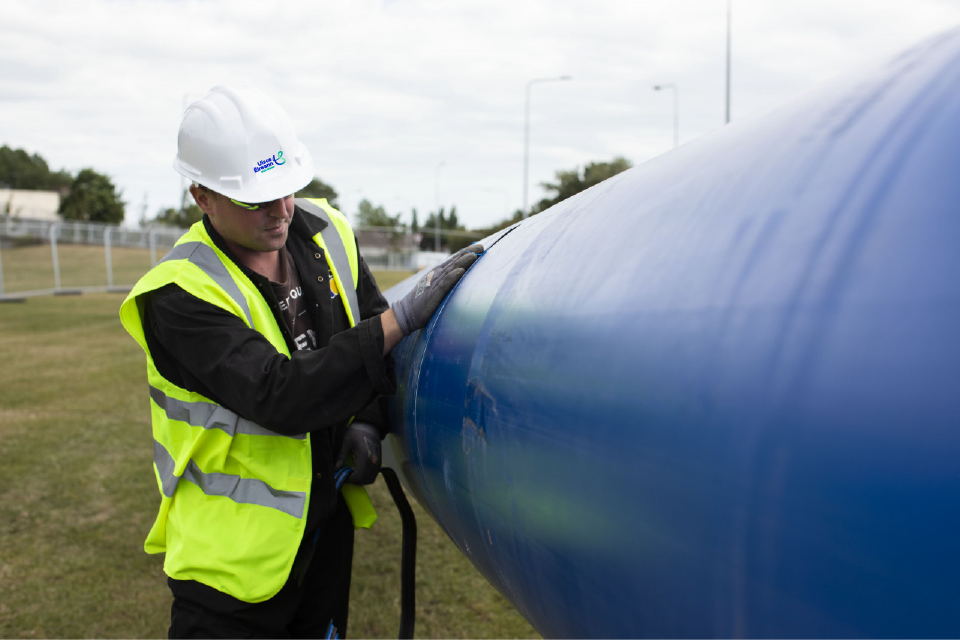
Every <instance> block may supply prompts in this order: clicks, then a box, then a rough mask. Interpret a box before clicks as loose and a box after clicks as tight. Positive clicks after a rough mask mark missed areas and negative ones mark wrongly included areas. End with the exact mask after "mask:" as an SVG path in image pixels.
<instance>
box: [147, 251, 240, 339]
mask: <svg viewBox="0 0 960 640" xmlns="http://www.w3.org/2000/svg"><path fill="white" fill-rule="evenodd" d="M167 260H187V261H189V262H192V263H193V264H195V265H197V266H198V267H200V270H201V271H203V272H204V273H205V274H207V275H208V276H210V279H212V280H213V281H214V282H216V283H217V284H218V285H220V288H221V289H223V290H224V291H226V292H227V295H229V296H230V297H231V298H233V301H234V302H236V303H237V305H238V306H239V307H240V308H241V309H243V314H244V315H245V316H246V317H247V323H248V325H249V326H251V327H252V326H253V316H252V315H251V314H250V307H248V306H247V299H246V298H244V297H243V293H242V292H241V291H240V287H238V286H237V283H236V282H234V280H233V278H232V277H231V276H230V274H229V273H228V272H227V268H226V267H225V266H224V265H223V262H221V260H220V257H219V256H217V253H216V252H215V251H214V250H213V249H211V248H210V247H208V246H207V245H205V244H203V243H202V242H184V243H182V244H178V245H175V246H174V247H173V249H171V250H170V252H169V253H168V254H167V255H165V256H164V257H163V260H161V261H160V262H166V261H167ZM157 264H159V263H157Z"/></svg>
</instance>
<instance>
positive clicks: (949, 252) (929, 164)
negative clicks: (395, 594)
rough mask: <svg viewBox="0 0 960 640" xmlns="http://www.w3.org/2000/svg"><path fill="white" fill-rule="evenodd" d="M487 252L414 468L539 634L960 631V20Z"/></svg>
mask: <svg viewBox="0 0 960 640" xmlns="http://www.w3.org/2000/svg"><path fill="white" fill-rule="evenodd" d="M485 246H487V247H488V250H487V251H486V253H485V254H484V255H483V256H482V257H481V258H480V259H479V260H478V261H477V262H476V264H475V265H474V266H473V267H472V268H471V269H470V271H468V273H467V274H466V275H465V276H464V278H463V280H461V282H460V283H459V284H458V286H457V288H456V289H455V290H454V291H453V292H452V293H451V295H450V296H449V297H448V299H447V300H446V301H445V302H444V304H443V305H442V307H441V309H440V310H439V312H438V313H437V314H436V316H435V317H434V319H433V321H432V322H431V323H430V325H429V326H428V327H426V328H425V329H424V330H423V331H420V332H417V333H415V334H414V335H412V336H409V337H408V338H406V339H405V340H404V341H403V342H402V343H401V344H400V345H399V346H398V347H397V349H396V350H395V351H394V355H395V358H396V361H397V372H398V383H399V393H398V394H397V396H395V397H394V398H393V399H392V400H391V402H390V412H391V416H392V420H393V423H394V434H393V435H392V436H390V438H388V442H387V445H388V446H387V447H386V448H387V452H386V453H387V456H388V457H390V458H392V459H391V460H388V462H387V464H388V465H389V466H392V467H393V468H394V469H396V470H397V471H398V472H399V474H400V475H401V477H402V479H403V481H404V484H405V485H406V487H407V488H408V490H410V491H411V492H412V493H413V495H414V496H415V497H416V499H417V500H418V502H419V503H420V504H421V505H423V506H424V507H425V508H426V509H427V510H428V511H429V512H430V513H431V514H432V516H433V517H434V518H435V519H436V521H437V522H438V523H439V524H440V526H441V527H443V529H444V530H445V532H446V533H447V534H448V535H449V536H450V538H451V539H452V540H453V542H454V543H455V544H456V545H457V546H458V547H459V549H460V550H461V551H462V552H463V553H464V554H465V555H466V556H467V557H468V558H469V559H470V560H471V562H472V563H473V564H474V566H475V567H476V568H477V569H478V570H479V571H480V572H481V573H482V574H483V575H484V576H485V577H486V578H487V579H488V580H489V581H490V582H491V583H492V584H493V585H494V586H495V587H496V588H497V589H498V590H499V591H500V592H501V593H503V594H504V596H505V597H507V598H508V599H509V600H510V601H511V602H512V603H513V604H514V605H515V606H516V608H517V609H518V611H519V612H520V613H521V614H522V615H523V616H524V617H525V618H526V619H527V620H529V621H530V623H531V624H532V625H533V626H534V627H535V628H536V629H537V631H538V632H540V633H541V634H543V635H544V636H548V637H797V636H803V637H836V636H843V637H859V636H872V637H932V636H936V637H958V636H960V31H952V32H949V33H947V34H944V35H942V36H939V37H937V38H934V39H932V40H929V41H926V42H924V43H922V44H920V45H918V46H916V47H914V48H913V49H911V50H909V51H906V52H904V53H903V54H901V55H899V56H897V57H896V58H894V59H892V60H891V61H889V62H888V63H886V64H885V65H883V66H881V67H880V68H878V69H874V70H869V71H866V72H863V73H861V74H859V75H858V76H856V77H854V78H853V79H850V78H846V79H843V80H841V81H838V82H835V83H833V84H831V85H828V86H827V87H825V88H823V90H821V91H819V92H816V93H813V94H811V95H809V96H807V97H805V98H802V99H800V100H799V101H797V102H794V103H792V104H790V105H788V106H785V107H782V108H779V109H777V110H774V111H771V112H767V113H766V114H764V115H762V116H760V117H756V118H753V119H745V120H743V121H740V122H735V123H733V124H731V125H729V126H726V127H724V128H723V129H721V130H719V131H717V132H716V133H714V134H711V135H708V136H704V137H702V138H700V139H698V140H697V141H694V142H693V143H690V144H687V145H684V146H682V147H680V148H679V149H678V150H676V151H674V152H671V153H668V154H665V155H663V156H660V157H658V158H656V159H654V160H652V161H650V162H647V163H645V164H643V165H641V166H639V167H636V168H634V169H631V170H629V171H627V172H624V173H622V174H620V175H618V176H616V177H614V178H611V179H610V180H607V181H605V182H603V183H602V184H600V185H598V186H596V187H594V188H592V189H589V190H587V191H585V192H583V193H580V194H578V195H577V196H574V197H573V198H570V199H568V200H565V201H564V202H561V203H560V204H558V205H556V206H555V207H553V208H551V209H550V210H548V211H546V212H544V213H542V214H539V215H537V216H534V217H532V218H530V219H528V220H526V221H524V222H522V223H520V224H518V225H517V226H515V227H513V228H511V229H509V230H507V231H506V232H503V233H500V234H497V235H496V236H494V237H491V238H488V239H487V240H486V241H485ZM409 286H410V282H409V281H408V282H407V283H404V284H401V285H398V286H397V287H395V288H394V289H391V291H389V292H388V298H391V299H395V298H396V297H398V296H399V295H401V294H402V293H405V292H406V291H407V290H408V289H409Z"/></svg>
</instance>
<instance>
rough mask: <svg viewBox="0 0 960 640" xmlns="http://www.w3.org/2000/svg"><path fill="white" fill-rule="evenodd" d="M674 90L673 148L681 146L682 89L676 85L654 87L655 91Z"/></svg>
mask: <svg viewBox="0 0 960 640" xmlns="http://www.w3.org/2000/svg"><path fill="white" fill-rule="evenodd" d="M662 89H673V148H674V149H676V148H677V147H678V146H679V145H680V89H678V88H677V85H675V84H658V85H654V87H653V90H654V91H661V90H662Z"/></svg>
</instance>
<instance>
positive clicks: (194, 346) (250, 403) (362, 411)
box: [138, 207, 396, 532]
mask: <svg viewBox="0 0 960 640" xmlns="http://www.w3.org/2000/svg"><path fill="white" fill-rule="evenodd" d="M203 224H204V227H205V228H206V231H207V233H208V234H209V235H210V237H211V238H212V239H213V241H214V243H216V245H217V247H218V248H219V249H220V250H221V251H223V252H224V254H226V255H227V256H228V257H229V258H230V259H231V260H233V262H234V263H235V264H236V265H237V266H238V267H239V268H240V269H241V270H242V271H243V272H244V273H245V274H246V275H247V276H248V277H249V278H250V280H251V281H252V282H253V283H254V284H255V285H256V287H257V289H258V290H259V291H260V294H261V295H262V296H263V297H264V299H265V300H266V301H267V303H268V304H269V306H270V308H271V309H272V310H273V313H274V316H275V318H276V320H277V323H278V325H279V326H280V327H281V329H282V330H283V334H284V338H285V340H286V343H287V347H288V348H289V350H290V353H291V354H292V356H291V357H290V358H289V359H288V358H287V357H286V356H285V355H283V354H281V353H279V352H278V351H277V350H276V349H275V348H274V347H273V345H272V344H270V342H269V341H268V340H267V339H266V338H265V337H264V336H263V335H262V334H260V333H259V332H257V331H255V330H253V329H250V328H249V327H247V326H246V324H244V322H243V320H241V319H240V318H238V317H237V316H235V315H233V314H232V313H230V312H227V311H224V310H223V309H221V308H219V307H217V306H216V305H213V304H211V303H208V302H205V301H203V300H200V299H199V298H196V297H195V296H193V295H191V294H189V293H187V292H186V291H184V290H183V289H181V288H180V287H178V286H177V285H174V284H171V285H167V286H165V287H163V288H161V289H158V290H157V291H154V292H152V293H150V294H146V295H144V296H141V297H140V299H138V306H139V308H140V313H141V317H142V318H143V320H144V321H143V326H144V333H145V335H146V340H147V344H148V346H149V347H150V354H151V356H152V357H153V359H154V362H155V363H156V365H157V370H158V371H159V372H160V374H161V375H163V376H164V377H165V378H166V379H167V380H169V381H170V382H172V383H174V384H176V385H178V386H180V387H183V388H184V389H187V390H190V391H195V392H197V393H200V394H202V395H204V396H206V397H207V398H210V399H211V400H213V401H214V402H217V403H219V404H221V405H223V406H225V407H227V408H228V409H230V410H231V411H234V412H235V413H237V414H239V415H241V416H243V417H244V418H247V419H249V420H252V421H253V422H255V423H257V424H259V425H261V426H263V427H265V428H267V429H270V430H272V431H276V432H277V433H281V434H285V435H293V434H301V433H307V432H309V433H311V445H312V455H313V469H314V480H313V489H312V495H311V500H310V507H309V511H308V523H307V531H308V532H309V531H312V530H313V529H314V528H316V526H317V525H318V524H320V523H321V521H322V519H323V518H324V517H325V516H326V514H327V513H329V511H330V509H332V508H333V505H334V504H335V503H336V489H335V487H334V485H333V470H334V469H333V464H334V461H335V459H336V456H337V453H338V452H339V449H340V445H341V443H342V439H343V432H344V430H345V428H346V424H347V421H348V420H349V418H350V417H351V416H354V415H356V416H357V419H358V420H364V421H366V422H370V423H373V424H374V425H376V426H377V428H378V429H380V432H381V437H382V436H385V435H386V433H387V431H388V426H387V425H386V424H385V422H384V418H383V417H382V416H383V412H382V411H381V410H380V408H379V402H378V396H379V395H380V394H391V393H394V392H395V391H396V379H395V375H394V371H393V361H392V359H391V358H390V356H386V357H384V356H383V355H382V353H383V328H382V326H381V324H380V318H379V315H380V313H382V312H383V311H385V310H386V309H387V308H388V307H389V305H388V304H387V302H386V300H385V299H384V298H383V295H382V294H381V293H380V290H379V289H378V288H377V285H376V282H375V281H374V279H373V276H372V275H371V273H370V270H369V268H368V267H367V265H366V263H365V262H364V261H363V259H362V258H361V259H360V277H359V282H358V284H357V298H358V302H359V305H360V318H361V319H360V321H359V322H358V323H357V325H356V326H355V327H353V328H351V327H350V325H349V322H348V320H347V316H346V312H345V311H344V309H343V303H342V302H341V300H340V299H339V297H338V298H332V297H331V291H330V284H329V269H328V267H327V263H326V259H325V257H324V255H323V250H322V249H320V248H319V247H317V245H316V244H315V243H314V242H313V241H312V239H311V238H312V237H313V236H314V235H316V234H317V233H319V232H320V230H321V229H323V227H325V226H326V223H325V222H323V221H322V220H320V219H319V218H317V217H315V216H312V215H310V214H308V213H305V212H304V211H302V210H301V209H300V208H299V207H298V208H296V211H295V213H294V217H293V220H292V222H291V225H290V232H289V234H288V237H287V242H286V247H287V250H288V251H290V253H291V255H292V256H293V260H294V263H295V264H296V266H297V270H298V273H299V276H300V282H301V285H302V287H303V292H304V297H305V300H306V303H307V308H308V309H312V310H313V312H314V318H313V321H314V330H315V332H316V334H317V341H318V347H319V348H318V349H317V350H315V351H298V350H297V347H296V345H295V344H294V342H293V337H292V336H291V334H290V331H289V329H288V327H287V326H286V323H285V321H284V319H283V315H282V313H281V311H280V306H279V303H278V302H277V299H276V296H275V295H274V293H273V288H272V287H271V285H270V283H269V281H268V280H267V279H266V278H265V277H263V276H261V275H260V274H258V273H256V272H254V271H252V270H251V269H248V268H247V267H245V266H244V265H243V264H241V263H240V262H239V260H237V259H236V257H235V256H234V255H233V254H232V253H231V251H230V250H229V249H228V248H227V246H226V243H225V242H224V241H223V239H222V238H221V236H220V235H219V234H218V233H217V231H216V230H215V229H214V228H213V225H212V224H211V223H210V220H209V219H208V218H207V216H204V217H203ZM344 275H346V274H344Z"/></svg>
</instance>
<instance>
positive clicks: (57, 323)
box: [0, 248, 539, 638]
mask: <svg viewBox="0 0 960 640" xmlns="http://www.w3.org/2000/svg"><path fill="white" fill-rule="evenodd" d="M86 249H87V250H88V251H89V250H90V248H86ZM115 251H116V250H115ZM101 253H102V250H101ZM7 256H8V250H4V251H3V260H4V263H3V266H4V275H5V276H6V275H7V274H8V269H9V268H10V267H9V265H8V260H7ZM42 259H43V256H42V255H40V260H41V262H42ZM47 259H48V258H47ZM116 260H117V254H116V253H115V254H114V261H115V264H116ZM81 262H83V260H82V257H81ZM87 262H91V260H87ZM131 262H134V260H132V258H131ZM148 262H149V259H147V263H148ZM61 264H63V253H61ZM34 266H35V267H36V265H34ZM24 268H25V269H26V268H27V267H26V266H24ZM37 268H38V267H37ZM144 268H145V267H144ZM406 275H408V274H405V273H396V274H386V273H381V274H377V277H378V281H379V282H380V283H381V286H382V287H383V288H387V287H389V286H390V284H391V282H388V279H393V278H395V279H396V280H397V281H399V280H400V279H402V278H404V277H406ZM78 277H79V276H78ZM133 279H134V280H135V278H133ZM64 286H67V285H64ZM37 288H39V287H37ZM8 293H9V288H8ZM121 300H122V298H121V296H120V295H117V294H105V293H96V294H84V295H82V296H56V297H55V296H40V297H34V298H30V299H29V300H28V301H27V302H25V303H22V304H15V303H13V304H11V303H6V304H0V637H4V638H11V637H15V638H79V637H104V638H107V637H111V638H119V637H123V638H151V637H166V630H167V626H168V624H169V607H170V593H169V590H168V588H167V586H166V581H165V578H164V575H163V569H162V558H161V557H159V556H150V555H147V554H146V553H144V551H143V548H142V544H143V539H144V537H145V536H146V533H147V530H148V529H149V527H150V524H151V523H152V521H153V518H154V516H155V513H156V508H157V505H158V504H159V498H158V494H157V488H156V484H155V482H154V478H153V472H152V466H151V456H152V453H151V452H152V448H151V435H150V424H149V411H148V403H147V394H146V384H145V383H146V376H145V366H144V356H143V353H142V351H141V350H140V348H139V347H138V346H137V344H136V343H135V342H134V341H133V340H132V339H131V338H130V337H129V336H127V335H126V333H125V332H124V331H123V328H122V327H121V326H120V322H119V320H118V318H117V310H118V308H119V305H120V302H121ZM371 497H372V499H373V501H374V504H375V505H376V506H377V508H378V512H379V514H380V519H379V521H378V523H377V524H376V525H375V526H374V528H373V529H372V530H370V531H360V532H358V534H357V544H356V557H355V561H354V580H353V587H352V594H351V610H350V628H349V630H348V631H349V634H350V636H352V637H368V638H389V637H396V635H397V631H398V628H399V620H400V586H399V585H400V579H399V567H400V523H399V516H398V515H397V513H396V509H395V507H394V506H393V503H392V501H391V499H390V496H389V493H388V492H387V490H386V488H385V487H384V486H383V483H382V481H378V482H377V483H376V484H374V485H373V486H372V488H371ZM414 510H415V512H416V514H417V523H418V525H419V536H418V540H419V543H418V558H417V619H416V636H417V637H419V638H435V637H446V638H461V637H464V638H465V637H473V638H507V637H532V638H536V637H539V636H538V635H537V633H536V632H535V631H534V630H533V629H532V627H530V625H529V624H528V623H527V622H526V621H525V620H524V619H523V618H522V617H521V616H520V615H519V614H518V613H517V612H516V611H515V610H514V609H513V607H512V606H511V605H510V604H509V603H508V602H506V601H505V600H504V599H503V597H502V596H500V594H499V593H498V592H497V591H496V590H495V589H493V587H491V586H490V585H489V584H488V583H487V582H486V581H485V580H484V579H483V577H481V576H480V574H479V573H478V572H477V571H476V570H475V569H474V568H473V567H472V566H471V565H470V564H469V562H468V561H467V560H466V558H465V557H464V556H462V555H461V554H460V552H459V551H458V550H457V549H456V547H455V546H454V545H453V543H452V542H450V541H449V540H448V539H447V538H446V536H445V535H444V534H443V533H442V531H441V530H440V528H439V527H438V526H437V525H436V523H435V522H433V520H432V519H430V517H429V516H428V515H427V514H426V513H425V512H424V511H423V510H422V509H421V508H420V507H419V506H418V505H416V504H414Z"/></svg>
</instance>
